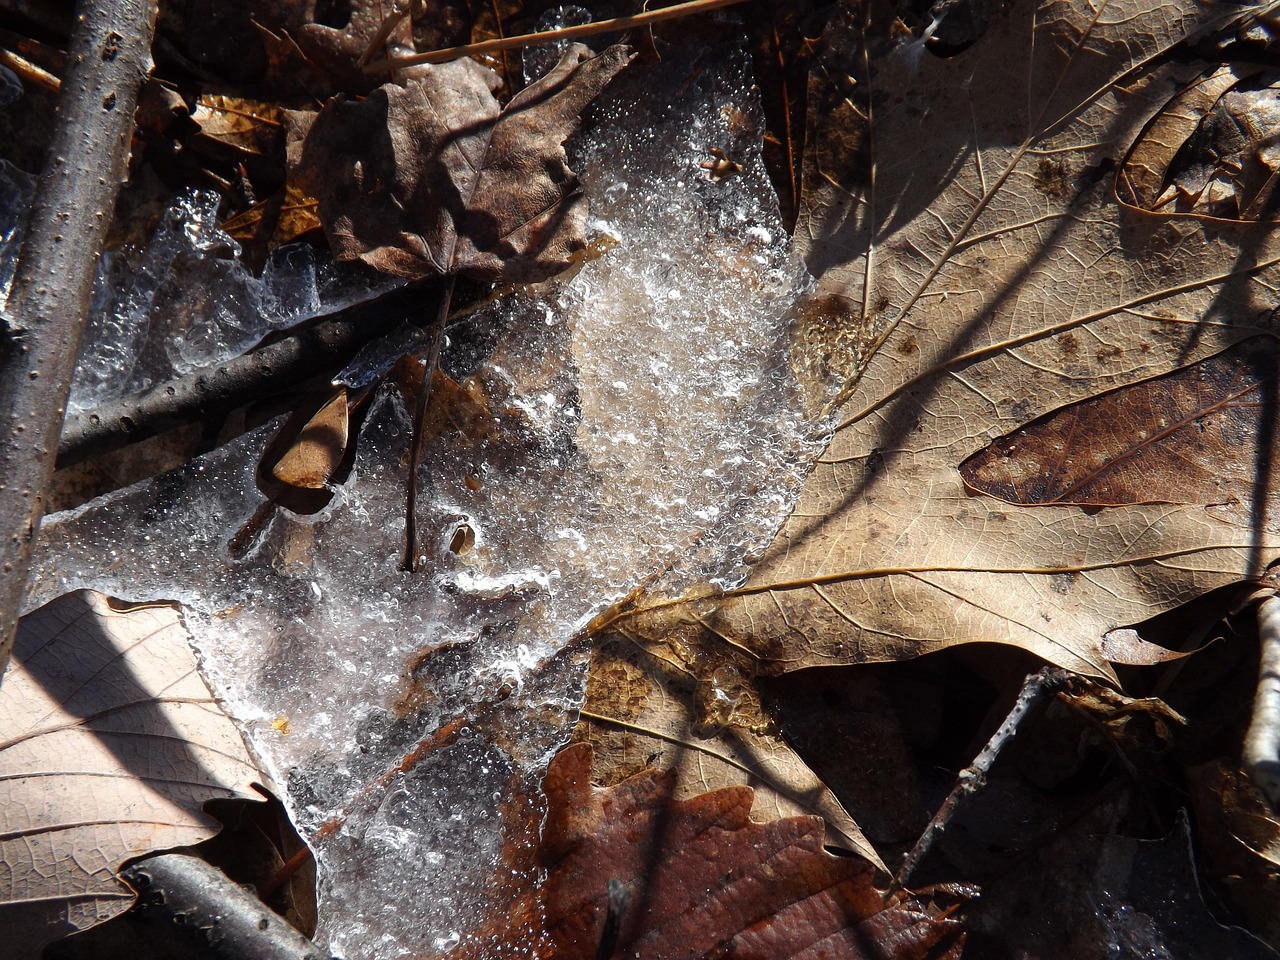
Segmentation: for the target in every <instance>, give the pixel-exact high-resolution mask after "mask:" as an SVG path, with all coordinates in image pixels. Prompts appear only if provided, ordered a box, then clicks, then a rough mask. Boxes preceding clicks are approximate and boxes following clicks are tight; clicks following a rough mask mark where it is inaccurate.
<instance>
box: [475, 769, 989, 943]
mask: <svg viewBox="0 0 1280 960" xmlns="http://www.w3.org/2000/svg"><path fill="white" fill-rule="evenodd" d="M591 762H592V751H591V747H590V746H588V745H587V744H575V745H573V746H569V747H566V748H565V749H564V750H562V751H561V752H560V753H559V754H557V756H556V758H555V759H554V760H553V761H552V762H551V765H550V766H549V767H548V769H547V776H546V780H545V782H544V788H545V791H546V794H547V803H548V810H547V819H546V824H545V827H544V830H543V835H542V839H541V841H540V843H539V846H538V851H537V857H538V861H539V864H540V865H541V867H542V868H543V869H544V870H546V872H547V876H546V880H545V881H544V882H543V883H542V884H541V885H540V886H539V887H538V889H537V890H535V891H531V892H527V893H526V894H524V895H523V896H522V897H521V898H519V899H518V900H517V901H516V902H515V903H514V904H513V905H512V906H511V908H510V909H509V910H508V911H507V913H506V914H505V915H504V916H503V917H502V920H501V929H498V930H492V931H480V932H479V933H478V934H477V935H476V936H474V937H473V938H471V939H470V940H469V941H468V942H466V943H465V944H464V945H463V946H462V947H460V948H459V950H458V954H457V955H458V956H461V957H485V958H492V957H495V956H515V955H519V956H527V955H529V953H530V951H531V950H535V951H540V952H539V955H542V954H543V953H545V955H547V956H554V957H556V958H558V960H577V958H582V960H589V958H592V957H596V956H600V955H604V954H603V953H600V954H598V953H597V950H598V948H599V946H600V943H601V939H602V936H604V928H605V924H606V917H607V914H608V912H609V911H608V904H609V900H610V895H609V887H610V883H611V881H612V882H613V884H614V886H615V889H616V890H617V894H616V895H615V897H614V902H615V904H621V903H622V901H623V900H625V906H624V907H623V908H622V909H621V912H620V918H619V920H620V922H619V923H618V935H617V941H616V947H615V950H614V951H611V952H609V953H608V954H607V955H608V956H627V957H644V958H650V960H658V958H668V957H669V958H673V960H674V958H677V957H678V958H681V960H685V958H699V957H707V958H710V957H722V958H729V957H739V958H748V957H752V958H777V957H803V958H814V960H816V958H818V957H825V958H830V960H836V958H849V960H853V958H872V957H875V958H886V960H887V958H900V960H907V958H925V957H935V958H942V957H958V956H959V954H960V950H961V948H962V947H963V943H964V935H963V932H962V928H961V924H960V921H959V920H958V919H957V918H955V917H954V916H952V915H951V913H952V910H953V909H954V908H952V909H941V908H939V907H937V906H935V905H934V903H932V902H931V901H930V899H929V898H928V897H927V896H925V895H923V894H922V895H917V896H895V897H890V898H885V897H884V896H883V895H882V894H881V893H880V892H879V891H877V890H876V889H875V888H874V887H873V886H872V876H873V870H872V868H871V867H870V866H869V865H868V864H866V863H864V862H862V861H860V860H854V859H849V858H843V857H835V856H832V855H831V854H828V853H826V852H825V851H824V850H823V848H822V839H823V827H822V824H821V822H820V821H819V820H818V819H817V818H816V817H792V818H789V819H785V820H774V821H771V822H769V823H754V822H752V821H751V819H750V818H749V816H748V813H749V811H750V809H751V802H752V801H751V791H750V790H749V789H747V788H745V787H737V788H733V789H727V790H717V791H715V792H713V793H705V794H701V795H699V796H696V797H693V798H691V799H688V800H677V799H674V797H673V790H674V787H675V784H674V780H675V777H674V775H673V774H671V773H665V774H663V773H656V772H654V771H652V770H646V771H643V772H641V773H639V774H637V775H636V776H634V777H632V778H630V779H628V780H626V781H624V782H623V783H620V784H618V785H617V786H615V787H609V788H603V789H602V788H597V787H593V786H592V785H591ZM954 893H955V894H957V895H958V896H959V898H960V899H964V898H965V897H967V896H970V895H972V893H973V891H972V889H971V888H966V889H964V890H957V891H954ZM619 894H620V895H619Z"/></svg>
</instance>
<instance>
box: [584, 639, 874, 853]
mask: <svg viewBox="0 0 1280 960" xmlns="http://www.w3.org/2000/svg"><path fill="white" fill-rule="evenodd" d="M755 679H756V670H755V664H754V663H753V662H752V660H751V658H750V657H746V656H744V655H742V654H741V652H738V653H737V654H736V655H735V653H734V651H732V650H725V649H724V645H723V643H722V642H721V641H719V640H718V639H717V638H716V637H714V636H712V635H711V634H710V633H709V632H707V631H705V630H703V629H702V628H701V626H700V625H699V624H697V623H696V622H690V623H687V624H685V625H683V629H679V630H674V631H672V632H670V633H666V634H665V635H663V637H662V638H661V639H660V640H657V641H646V640H644V639H642V638H640V637H639V636H637V635H631V636H615V637H613V638H611V639H608V640H604V641H602V642H599V643H597V644H596V645H595V647H594V649H593V652H592V660H591V672H590V675H589V679H588V683H587V699H586V704H585V706H584V707H583V709H582V722H581V724H580V725H579V727H578V729H577V731H575V737H577V738H579V739H583V740H587V741H589V742H590V743H592V744H593V745H595V746H596V747H597V748H598V754H599V757H600V759H599V761H598V762H597V770H596V776H597V777H598V778H600V779H602V780H603V781H604V782H605V783H608V784H612V783H617V782H619V781H620V780H622V779H624V778H625V777H629V776H632V775H634V774H635V773H637V772H639V771H640V770H642V769H645V768H648V767H654V766H656V767H657V768H659V769H663V770H675V771H677V772H678V778H677V781H676V787H675V793H674V796H675V797H676V799H687V798H690V797H693V796H695V795H697V794H699V793H705V792H706V791H708V790H717V789H721V788H724V787H735V786H747V785H749V786H751V787H753V788H754V790H755V794H754V803H753V806H752V810H753V812H754V814H755V816H756V817H757V818H758V819H762V820H763V819H776V818H779V817H792V816H798V815H813V816H820V817H822V818H823V820H825V822H826V824H827V843H829V844H830V845H832V846H834V847H838V848H840V849H844V850H850V851H853V852H855V853H858V854H859V855H861V856H863V857H865V858H866V859H867V860H869V861H870V862H871V863H873V864H875V865H876V866H877V867H879V868H880V869H881V870H884V871H885V872H886V873H888V872H889V870H888V869H887V868H886V867H885V865H884V862H883V861H882V860H881V859H880V856H879V854H877V853H876V850H875V848H874V847H873V846H872V845H871V842H870V841H869V840H868V839H867V838H866V836H865V835H864V834H863V833H862V830H861V829H860V828H859V827H858V825H857V824H856V823H855V822H854V821H853V818H852V817H850V816H849V814H848V812H847V811H846V810H845V809H844V807H842V806H841V805H840V801H839V800H837V799H836V797H835V795H834V794H833V793H832V792H831V790H830V789H828V788H827V786H826V784H824V783H823V782H822V781H821V780H820V779H819V778H818V777H817V775H816V774H814V772H813V771H812V770H810V769H809V767H808V766H807V765H806V764H805V763H804V761H802V760H801V759H800V757H799V756H798V755H797V754H796V753H795V752H794V751H792V749H791V748H790V747H789V746H788V745H787V744H786V742H785V741H784V740H783V739H782V737H781V736H780V735H779V733H778V731H777V730H776V729H774V727H773V725H772V724H771V723H770V722H769V720H768V719H767V718H766V716H765V714H764V712H763V710H762V707H761V704H760V697H759V694H758V692H757V691H756V687H755Z"/></svg>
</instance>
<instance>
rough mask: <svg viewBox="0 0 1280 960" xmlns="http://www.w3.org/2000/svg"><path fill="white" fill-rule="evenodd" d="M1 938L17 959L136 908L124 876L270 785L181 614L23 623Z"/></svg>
mask: <svg viewBox="0 0 1280 960" xmlns="http://www.w3.org/2000/svg"><path fill="white" fill-rule="evenodd" d="M0 729H3V730H4V734H5V739H4V740H3V741H0V862H2V863H3V864H4V870H3V871H0V938H2V939H3V942H4V943H5V944H7V945H8V946H7V949H8V950H9V951H11V952H9V953H7V954H6V955H7V956H11V957H14V958H15V960H22V958H25V957H37V956H39V954H40V950H41V948H42V947H43V946H44V945H45V944H46V943H49V942H51V941H53V940H56V939H58V938H59V937H62V936H65V935H67V934H70V933H74V932H76V931H77V930H83V929H86V928H88V927H91V926H93V925H94V924H96V923H98V922H100V921H102V920H106V919H109V918H110V917H112V916H115V915H116V914H118V913H121V912H123V911H124V910H127V909H128V908H129V906H130V905H131V904H132V903H133V899H134V897H133V893H132V891H130V890H129V888H128V887H126V886H125V885H124V884H123V883H121V882H120V881H119V880H117V879H116V877H115V871H116V869H117V868H118V867H119V866H120V864H121V863H122V862H123V861H125V860H128V859H131V858H133V857H139V856H143V855H145V854H148V853H152V852H154V851H156V850H163V849H166V848H169V847H177V846H185V845H188V844H193V843H198V842H200V841H201V840H204V839H206V838H207V837H210V836H212V835H213V834H214V833H216V832H217V822H216V821H215V820H214V819H213V818H212V817H208V816H206V815H205V814H204V813H203V812H202V811H201V806H202V804H204V802H205V801H206V800H211V799H214V798H216V797H244V798H249V799H261V797H260V795H259V794H257V793H255V792H254V791H253V790H252V789H251V784H253V783H254V782H265V778H264V777H263V775H262V774H261V773H259V772H258V769H257V767H256V766H255V764H254V762H253V760H252V759H251V758H250V756H249V753H248V751H247V749H246V748H245V745H244V741H243V740H241V738H240V734H239V732H238V731H237V730H236V728H235V726H234V725H233V724H232V722H231V720H230V719H228V718H227V716H226V715H225V714H224V713H223V712H222V709H221V708H220V707H219V706H218V704H217V702H216V701H215V700H214V698H213V696H212V694H211V693H210V692H209V688H208V687H207V686H206V685H205V682H204V680H203V678H201V676H200V674H199V672H198V671H197V668H196V659H195V654H194V653H193V652H192V650H191V647H190V646H189V645H188V642H187V632H186V628H185V627H184V626H183V625H182V621H181V619H180V618H179V616H178V611H177V609H176V608H175V607H173V606H170V605H167V604H152V605H148V606H142V607H134V608H132V609H123V608H122V607H120V606H119V605H117V604H115V603H114V602H113V601H112V600H110V599H109V598H108V597H105V596H103V595H102V594H100V593H95V592H93V591H88V590H80V591H76V592H75V593H70V594H67V595H66V596H63V597H60V598H59V599H57V600H54V601H52V602H50V603H48V604H46V605H45V606H43V607H41V608H40V609H38V610H36V611H34V612H32V613H30V614H28V615H27V616H26V617H24V618H23V619H22V623H21V625H20V627H19V629H18V637H17V641H16V642H15V644H14V648H13V659H12V661H11V662H10V666H9V671H8V673H7V674H6V675H5V678H4V683H3V684H2V685H0Z"/></svg>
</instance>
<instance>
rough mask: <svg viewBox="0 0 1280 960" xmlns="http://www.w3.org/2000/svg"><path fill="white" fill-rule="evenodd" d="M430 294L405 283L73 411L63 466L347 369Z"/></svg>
mask: <svg viewBox="0 0 1280 960" xmlns="http://www.w3.org/2000/svg"><path fill="white" fill-rule="evenodd" d="M425 296H427V294H426V293H424V292H423V291H422V290H421V289H420V288H417V287H400V288H398V289H396V290H394V291H392V292H390V293H388V294H384V295H383V296H381V297H378V298H377V299H375V300H371V301H367V302H365V303H361V304H357V305H355V306H352V307H347V308H346V309H344V310H342V311H340V312H338V313H335V314H333V315H332V316H330V317H328V318H326V319H325V320H322V321H320V322H319V323H316V324H315V325H313V326H308V327H307V328H306V329H304V330H300V331H299V332H297V333H294V334H292V335H290V336H288V337H285V338H284V339H282V340H278V341H276V342H275V343H272V344H269V345H267V346H265V347H261V348H260V349H257V350H254V351H252V352H251V353H246V354H245V355H244V356H240V357H236V358H234V359H232V360H228V361H227V362H226V363H222V364H218V365H217V366H215V367H208V368H204V369H200V370H195V371H193V372H192V373H190V374H187V375H186V376H184V377H178V378H177V379H174V380H170V381H167V382H165V383H158V384H156V385H155V386H153V387H150V388H148V389H146V390H144V391H142V392H141V393H135V394H130V395H128V396H125V397H120V398H119V399H118V400H112V401H109V402H107V403H104V404H102V405H101V406H99V407H97V408H95V409H93V410H82V411H79V412H77V413H73V414H71V415H70V416H68V417H67V422H66V425H65V426H64V428H63V431H62V439H61V441H60V442H59V444H58V466H59V467H69V466H72V465H74V464H77V463H80V462H81V461H83V460H88V459H89V458H91V457H96V456H101V455H102V454H104V453H109V452H110V451H112V450H118V449H120V448H121V447H126V446H128V445H129V444H131V443H138V442H139V441H142V440H146V439H147V438H148V437H154V436H156V435H157V434H160V433H163V432H165V431H166V430H171V429H173V428H174V427H179V426H183V425H185V424H188V423H196V422H200V421H202V420H206V419H216V418H219V417H223V416H226V415H227V414H228V413H230V412H231V411H232V410H234V409H236V408H237V407H242V406H244V405H245V404H247V403H250V402H252V401H254V400H259V399H262V398H264V397H269V396H272V395H274V394H278V393H283V392H286V391H288V390H291V389H293V388H294V387H295V386H297V384H299V383H301V382H302V381H304V380H307V379H308V378H310V377H313V376H315V375H317V374H320V373H324V372H327V371H330V370H337V369H340V368H341V367H342V366H343V365H344V364H346V363H347V362H349V361H350V360H351V358H352V357H354V356H355V355H356V353H357V351H359V349H360V348H361V347H363V346H364V345H365V344H366V343H369V342H370V341H372V340H375V339H377V338H378V337H381V336H384V335H386V334H388V333H390V332H391V331H392V330H394V329H395V328H396V327H398V326H399V325H400V324H401V323H403V322H404V319H405V317H406V316H408V315H409V314H410V313H411V312H412V311H413V309H414V308H415V306H416V304H417V303H418V300H419V298H422V297H425Z"/></svg>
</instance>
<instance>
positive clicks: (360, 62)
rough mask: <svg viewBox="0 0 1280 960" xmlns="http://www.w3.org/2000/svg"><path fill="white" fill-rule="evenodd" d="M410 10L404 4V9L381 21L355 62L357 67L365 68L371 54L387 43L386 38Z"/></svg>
mask: <svg viewBox="0 0 1280 960" xmlns="http://www.w3.org/2000/svg"><path fill="white" fill-rule="evenodd" d="M411 9H412V7H411V6H410V4H409V3H405V5H404V7H403V8H401V9H399V10H397V11H396V12H395V13H393V14H391V16H389V17H387V19H385V20H383V21H382V24H381V25H380V26H379V27H378V32H377V33H375V34H374V35H373V37H372V38H371V39H370V40H369V45H368V46H367V47H365V48H364V53H362V54H360V57H359V58H358V59H357V60H356V66H357V67H363V66H365V65H366V64H367V63H368V62H369V60H370V59H371V58H372V57H373V52H374V51H375V50H377V49H378V48H379V47H380V46H382V45H383V44H384V43H386V42H387V37H389V36H391V31H392V30H394V29H395V28H396V27H398V26H399V25H400V21H401V20H403V19H404V18H405V17H407V16H408V15H409V11H410V10H411Z"/></svg>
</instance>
